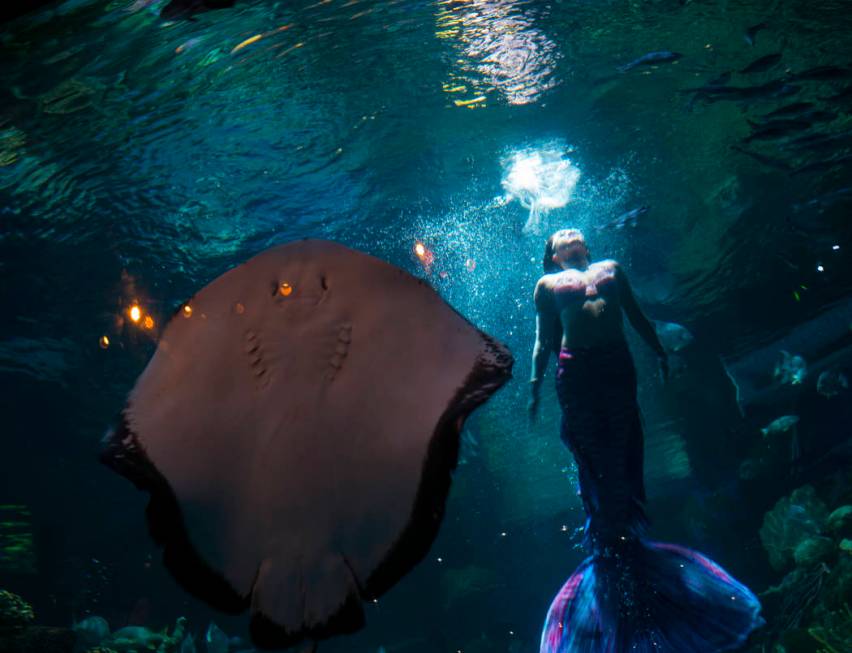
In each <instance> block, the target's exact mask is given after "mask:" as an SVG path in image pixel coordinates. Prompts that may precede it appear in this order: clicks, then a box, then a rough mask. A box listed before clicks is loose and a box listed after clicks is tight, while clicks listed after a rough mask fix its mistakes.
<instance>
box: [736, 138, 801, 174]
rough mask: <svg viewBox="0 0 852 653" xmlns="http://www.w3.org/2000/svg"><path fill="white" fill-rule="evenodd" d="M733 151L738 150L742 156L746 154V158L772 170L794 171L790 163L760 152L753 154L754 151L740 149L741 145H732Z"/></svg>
mask: <svg viewBox="0 0 852 653" xmlns="http://www.w3.org/2000/svg"><path fill="white" fill-rule="evenodd" d="M731 149H732V150H736V151H737V152H739V153H740V154H745V155H746V156H749V157H751V158H752V159H754V160H755V161H758V162H759V163H762V164H763V165H765V166H768V167H770V168H775V169H777V170H781V171H783V172H789V171H790V170H792V169H793V167H792V166H791V165H790V164H789V163H785V162H784V161H781V160H780V159H775V158H773V157H771V156H767V155H765V154H761V153H760V152H753V151H752V150H747V149H746V148H744V147H740V146H739V145H731Z"/></svg>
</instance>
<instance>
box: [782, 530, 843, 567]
mask: <svg viewBox="0 0 852 653" xmlns="http://www.w3.org/2000/svg"><path fill="white" fill-rule="evenodd" d="M836 548H837V545H835V543H834V541H833V540H832V539H830V538H828V537H809V538H808V539H806V540H802V541H801V542H799V544H798V545H797V546H796V548H795V549H793V559H794V560H795V561H796V564H797V565H799V566H801V567H811V566H813V565H815V564H817V563H819V562H823V561H824V560H828V559H829V558H831V556H832V555H833V554H834V550H835V549H836Z"/></svg>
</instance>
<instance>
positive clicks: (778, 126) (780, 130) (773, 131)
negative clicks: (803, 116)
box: [742, 119, 811, 143]
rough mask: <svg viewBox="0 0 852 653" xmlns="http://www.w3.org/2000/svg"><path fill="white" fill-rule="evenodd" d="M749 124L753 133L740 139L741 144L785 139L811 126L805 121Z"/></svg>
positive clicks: (793, 120) (750, 122) (790, 120)
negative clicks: (752, 128)
mask: <svg viewBox="0 0 852 653" xmlns="http://www.w3.org/2000/svg"><path fill="white" fill-rule="evenodd" d="M749 124H750V125H751V126H752V127H754V131H753V132H752V133H751V134H749V135H748V136H746V137H745V138H743V139H742V142H743V143H751V142H752V141H757V140H761V141H765V140H775V139H778V138H785V137H786V136H789V135H790V134H791V133H793V132H797V131H803V130H805V129H809V128H810V126H811V124H810V123H809V122H807V121H806V120H795V119H789V120H773V121H771V122H766V123H755V122H752V121H749Z"/></svg>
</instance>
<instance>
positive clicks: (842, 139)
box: [784, 132, 852, 151]
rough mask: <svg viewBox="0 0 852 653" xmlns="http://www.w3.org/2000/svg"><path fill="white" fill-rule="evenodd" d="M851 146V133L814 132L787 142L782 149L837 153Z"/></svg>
mask: <svg viewBox="0 0 852 653" xmlns="http://www.w3.org/2000/svg"><path fill="white" fill-rule="evenodd" d="M850 145H852V132H833V133H827V132H815V133H812V134H806V135H804V136H800V137H798V138H795V139H793V140H791V141H788V142H787V143H786V144H785V145H784V147H787V148H793V149H804V150H822V149H830V150H832V151H837V150H839V149H843V148H845V147H848V146H850Z"/></svg>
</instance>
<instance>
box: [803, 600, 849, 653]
mask: <svg viewBox="0 0 852 653" xmlns="http://www.w3.org/2000/svg"><path fill="white" fill-rule="evenodd" d="M821 622H822V623H820V624H819V625H815V626H811V627H810V628H808V633H810V635H811V637H813V638H814V639H815V640H816V641H818V642H819V643H820V644H821V645H822V647H823V648H821V649H820V653H823V652H824V653H847V652H848V651H852V609H851V608H850V607H849V604H848V603H847V604H845V605H844V606H843V608H842V609H841V610H837V611H836V612H829V613H826V614H825V615H824V616H823V619H822V620H821Z"/></svg>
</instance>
